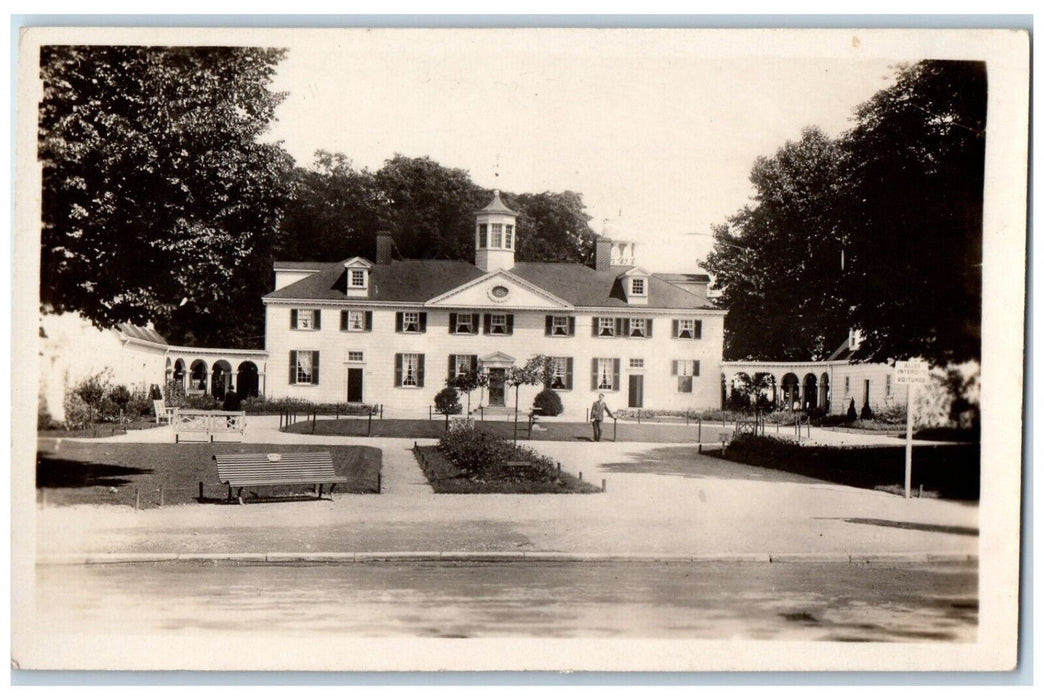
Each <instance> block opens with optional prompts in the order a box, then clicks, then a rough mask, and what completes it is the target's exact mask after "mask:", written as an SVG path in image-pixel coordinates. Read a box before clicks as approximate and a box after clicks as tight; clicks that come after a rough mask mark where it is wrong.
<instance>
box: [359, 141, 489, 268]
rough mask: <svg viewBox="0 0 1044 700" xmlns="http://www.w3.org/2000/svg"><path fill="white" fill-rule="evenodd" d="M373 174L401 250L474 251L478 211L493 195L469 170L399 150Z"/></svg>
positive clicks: (458, 255) (461, 255)
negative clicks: (489, 195)
mask: <svg viewBox="0 0 1044 700" xmlns="http://www.w3.org/2000/svg"><path fill="white" fill-rule="evenodd" d="M374 177H375V179H376V183H377V187H378V188H379V190H380V192H381V194H382V196H383V200H384V204H383V215H384V221H385V224H386V226H385V227H386V228H387V229H388V230H390V231H391V233H392V236H393V238H394V241H395V247H396V249H397V253H398V254H399V256H401V257H403V258H447V259H461V260H466V259H469V258H471V257H473V255H474V229H475V212H476V211H478V210H479V209H481V208H482V207H484V206H485V205H486V204H487V203H488V199H489V198H488V197H487V196H486V191H485V190H483V189H482V188H481V187H479V186H478V185H476V184H475V183H473V182H472V181H471V177H470V176H469V175H468V171H466V170H462V169H460V168H446V167H443V166H441V165H439V164H438V163H436V162H435V161H434V160H432V159H431V158H409V157H407V156H404V155H400V154H396V155H395V157H393V158H391V159H389V160H387V161H385V163H384V166H383V167H382V168H381V169H380V170H378V171H377V172H376V173H375V174H374Z"/></svg>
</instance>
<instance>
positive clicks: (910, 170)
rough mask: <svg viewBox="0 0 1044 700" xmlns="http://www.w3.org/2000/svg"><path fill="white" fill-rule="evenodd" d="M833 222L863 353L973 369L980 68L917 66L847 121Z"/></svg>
mask: <svg viewBox="0 0 1044 700" xmlns="http://www.w3.org/2000/svg"><path fill="white" fill-rule="evenodd" d="M845 140H846V148H847V149H848V150H849V151H850V152H851V153H852V154H853V157H852V166H851V176H850V177H851V185H850V188H849V192H850V194H849V196H848V197H847V200H846V209H845V211H844V215H845V216H844V220H845V224H846V226H847V229H848V234H849V236H850V241H851V244H850V246H849V247H848V251H850V253H851V268H850V269H851V276H852V279H851V281H850V282H849V299H850V301H851V304H852V306H853V313H852V319H853V322H854V324H855V325H857V326H858V327H859V328H861V329H862V330H863V336H864V341H863V342H864V345H865V350H866V351H867V352H868V354H870V355H874V356H877V357H880V358H886V357H893V358H907V357H915V356H920V357H924V358H926V359H929V360H931V361H933V362H934V363H936V364H940V365H942V364H946V363H948V362H962V361H964V360H970V359H978V358H979V357H980V353H981V347H980V346H981V327H980V326H981V318H982V236H983V232H982V206H983V185H984V169H985V147H986V65H985V64H984V63H981V62H971V61H924V62H921V63H918V64H916V65H914V66H911V67H910V68H907V69H906V70H903V71H901V72H900V73H899V76H898V80H897V81H896V84H895V85H894V86H892V87H890V88H888V89H887V90H883V91H881V92H879V93H878V94H877V95H875V96H874V98H873V99H872V100H870V101H869V102H867V103H866V104H865V105H863V106H862V107H861V108H860V109H859V113H858V122H857V125H856V127H855V128H854V129H853V130H852V131H851V133H850V134H848V135H847V137H846V139H845Z"/></svg>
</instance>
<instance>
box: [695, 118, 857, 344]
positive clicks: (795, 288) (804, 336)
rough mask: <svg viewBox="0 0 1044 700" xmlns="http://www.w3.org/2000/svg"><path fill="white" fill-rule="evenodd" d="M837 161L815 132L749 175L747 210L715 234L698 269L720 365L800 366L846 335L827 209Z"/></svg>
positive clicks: (837, 178) (832, 202)
mask: <svg viewBox="0 0 1044 700" xmlns="http://www.w3.org/2000/svg"><path fill="white" fill-rule="evenodd" d="M843 164H844V154H843V153H842V151H841V149H840V147H839V146H838V144H837V143H835V142H834V141H832V140H830V139H829V138H827V137H826V136H825V135H824V134H823V133H822V132H821V131H819V130H818V129H806V130H805V131H804V132H803V133H802V135H801V139H800V140H799V141H796V142H787V143H786V144H785V145H784V146H783V147H782V148H780V149H779V151H777V152H776V154H775V155H774V156H772V157H771V158H765V157H762V158H758V160H757V162H756V163H755V164H754V168H753V171H752V172H751V176H750V179H751V182H752V183H753V184H754V188H755V195H754V204H753V205H752V206H748V207H746V208H744V209H743V210H742V211H740V212H739V213H738V214H736V215H735V216H733V217H732V218H731V219H730V220H729V222H728V224H726V225H723V226H719V227H717V228H716V229H715V248H714V251H713V252H711V254H710V255H709V257H708V258H707V260H706V262H705V268H706V269H707V270H708V271H709V272H710V273H711V274H713V275H714V279H715V285H716V286H717V287H719V288H721V289H722V294H721V299H720V303H721V305H722V306H723V307H725V308H727V309H728V310H729V315H728V316H727V317H726V321H725V322H726V330H727V332H726V337H725V356H726V357H727V358H729V359H768V358H771V359H774V360H808V359H820V358H823V357H825V356H826V355H828V354H829V353H830V352H831V351H832V350H833V349H834V347H835V346H836V345H837V343H838V339H839V338H843V337H845V335H847V325H846V324H847V323H848V316H847V311H848V310H847V308H846V306H845V303H844V288H843V284H844V280H843V275H842V271H841V269H840V263H839V259H840V250H841V232H840V231H839V230H838V224H837V216H836V208H837V206H838V203H839V198H840V196H841V191H842V188H843V186H844V168H843Z"/></svg>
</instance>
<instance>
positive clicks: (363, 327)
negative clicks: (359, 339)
mask: <svg viewBox="0 0 1044 700" xmlns="http://www.w3.org/2000/svg"><path fill="white" fill-rule="evenodd" d="M372 327H373V312H372V311H358V310H355V309H352V310H349V311H342V312H341V330H342V331H350V332H352V333H362V332H364V331H368V330H370V329H371V328H372Z"/></svg>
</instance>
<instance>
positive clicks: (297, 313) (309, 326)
mask: <svg viewBox="0 0 1044 700" xmlns="http://www.w3.org/2000/svg"><path fill="white" fill-rule="evenodd" d="M321 320H322V315H321V314H320V312H319V309H290V327H291V328H294V329H296V330H299V331H317V330H319V329H320V325H319V323H320V321H321Z"/></svg>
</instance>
